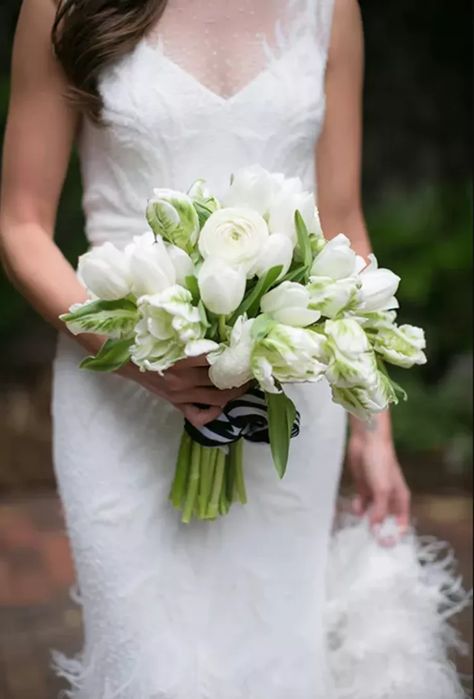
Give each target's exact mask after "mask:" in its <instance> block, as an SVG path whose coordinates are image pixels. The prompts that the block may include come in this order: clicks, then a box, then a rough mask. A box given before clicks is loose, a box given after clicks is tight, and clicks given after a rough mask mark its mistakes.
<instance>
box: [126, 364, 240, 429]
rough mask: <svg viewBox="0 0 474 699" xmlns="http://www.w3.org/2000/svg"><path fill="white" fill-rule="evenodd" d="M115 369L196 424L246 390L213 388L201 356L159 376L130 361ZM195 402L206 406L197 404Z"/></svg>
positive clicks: (200, 425) (207, 420)
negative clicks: (201, 406) (142, 369)
mask: <svg viewBox="0 0 474 699" xmlns="http://www.w3.org/2000/svg"><path fill="white" fill-rule="evenodd" d="M118 373H119V374H120V375H121V376H124V377H125V378H127V379H131V380H132V381H135V382H136V383H139V384H140V385H141V386H143V387H144V388H146V389H147V390H148V391H151V392H152V393H155V394H156V395H157V396H160V397H161V398H164V399H165V400H167V401H169V402H170V403H171V404H172V405H174V406H175V407H176V408H178V410H180V411H181V412H182V413H183V415H184V416H185V418H186V419H187V420H189V422H191V423H192V424H193V425H194V426H195V427H198V428H199V427H202V426H203V425H206V424H207V423H208V422H212V420H215V419H216V418H217V417H218V416H219V415H220V414H221V413H222V409H223V408H224V406H225V405H227V403H229V402H230V401H231V400H233V399H234V398H238V397H239V396H242V395H243V394H244V393H245V392H246V390H247V386H242V387H241V388H236V389H233V390H229V391H220V390H219V389H217V388H216V387H215V386H214V385H213V383H212V381H211V379H210V378H209V364H208V362H207V359H206V358H205V357H196V358H192V359H183V360H182V361H181V362H178V363H177V364H175V366H173V367H172V368H171V369H168V371H166V372H165V374H164V375H163V376H160V375H159V374H158V373H154V372H151V371H146V372H141V371H140V370H139V369H138V367H136V366H135V365H133V364H131V363H130V364H127V365H126V366H125V367H122V369H121V370H120V371H119V372H118ZM197 404H200V405H205V406H206V407H205V408H200V407H198V405H197Z"/></svg>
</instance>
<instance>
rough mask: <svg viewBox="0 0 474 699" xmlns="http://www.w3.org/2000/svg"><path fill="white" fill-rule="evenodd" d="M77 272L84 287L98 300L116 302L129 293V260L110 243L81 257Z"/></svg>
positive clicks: (130, 282)
mask: <svg viewBox="0 0 474 699" xmlns="http://www.w3.org/2000/svg"><path fill="white" fill-rule="evenodd" d="M77 271H78V276H79V279H80V280H81V282H82V283H83V284H84V286H85V287H86V288H87V289H88V291H90V292H91V294H92V295H93V296H97V298H99V299H103V300H104V301H116V300H118V299H122V298H124V297H125V296H128V294H130V293H131V290H132V274H131V272H130V264H129V259H128V257H127V255H126V254H125V253H124V252H122V251H121V250H118V248H116V247H115V245H112V243H104V244H103V245H100V246H99V247H97V248H93V249H92V250H90V251H89V252H86V253H85V254H84V255H81V257H80V258H79V265H78V270H77Z"/></svg>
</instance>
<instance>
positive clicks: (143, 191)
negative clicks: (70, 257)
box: [80, 0, 334, 245]
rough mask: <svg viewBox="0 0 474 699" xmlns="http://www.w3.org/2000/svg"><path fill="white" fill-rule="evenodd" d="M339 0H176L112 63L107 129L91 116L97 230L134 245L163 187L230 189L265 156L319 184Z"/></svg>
mask: <svg viewBox="0 0 474 699" xmlns="http://www.w3.org/2000/svg"><path fill="white" fill-rule="evenodd" d="M333 1H334V0H239V2H237V3H222V2H219V1H218V0H170V1H169V3H168V5H167V7H166V10H165V12H164V14H163V16H162V18H161V19H160V20H159V22H158V24H157V26H156V27H155V28H154V29H153V31H152V32H150V33H149V35H147V36H146V37H145V38H143V39H142V40H141V41H140V42H139V43H138V45H137V46H136V47H135V49H134V50H133V51H132V52H131V53H129V54H127V55H126V56H125V57H123V58H122V59H121V60H119V61H118V62H117V63H116V64H115V65H113V66H111V67H108V68H107V69H106V70H104V72H103V74H102V76H101V79H100V85H99V89H100V92H101V94H102V97H103V101H104V113H103V117H104V121H105V123H106V125H105V127H97V126H94V125H93V124H92V123H90V122H89V121H85V123H84V124H83V128H82V132H81V137H80V155H81V162H82V172H83V183H84V209H85V213H86V220H87V236H88V239H89V241H90V242H91V243H92V244H98V243H101V242H104V241H105V240H112V241H113V242H115V243H116V244H119V245H121V244H124V243H125V242H126V241H128V240H129V239H130V237H131V236H132V235H134V234H137V233H141V232H142V231H143V228H144V209H145V205H146V200H147V198H148V197H149V195H150V193H151V191H152V189H153V187H171V188H177V189H184V190H185V189H187V188H188V187H189V185H190V184H191V183H192V182H193V181H194V180H195V179H197V178H200V177H203V178H205V179H207V181H208V183H209V185H210V187H211V188H212V189H213V190H214V191H215V192H216V193H219V191H220V190H222V188H223V187H224V186H225V184H226V183H227V182H228V177H229V175H230V174H231V173H232V172H233V171H234V170H236V169H237V168H239V167H242V166H245V165H251V164H253V163H259V164H261V165H262V166H264V167H265V168H268V169H269V170H273V171H280V172H284V173H285V174H287V175H289V176H299V177H301V178H302V180H303V181H304V183H305V185H306V187H307V188H308V189H313V188H314V146H315V142H316V140H317V137H318V134H319V132H320V129H321V126H322V122H323V116H324V103H325V101H324V72H325V65H326V57H327V50H328V43H329V35H330V24H331V15H332V4H333Z"/></svg>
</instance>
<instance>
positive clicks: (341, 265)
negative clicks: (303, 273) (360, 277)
mask: <svg viewBox="0 0 474 699" xmlns="http://www.w3.org/2000/svg"><path fill="white" fill-rule="evenodd" d="M356 267H357V255H356V253H355V252H354V250H353V249H352V248H351V241H350V240H349V238H347V236H345V235H343V234H342V233H340V234H339V235H336V237H335V238H331V240H329V241H328V242H327V243H326V245H325V246H324V248H323V249H322V250H321V252H320V253H319V254H318V255H317V256H316V257H315V260H314V262H313V266H312V268H311V274H312V276H315V277H330V278H331V279H344V278H345V277H350V276H352V275H353V274H355V273H356Z"/></svg>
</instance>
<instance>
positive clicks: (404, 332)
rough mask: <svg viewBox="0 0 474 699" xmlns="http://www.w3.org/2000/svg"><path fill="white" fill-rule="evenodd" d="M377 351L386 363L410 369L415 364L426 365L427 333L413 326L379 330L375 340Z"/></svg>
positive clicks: (388, 327)
mask: <svg viewBox="0 0 474 699" xmlns="http://www.w3.org/2000/svg"><path fill="white" fill-rule="evenodd" d="M373 346H374V349H375V351H376V352H377V353H378V354H380V355H381V356H382V357H383V359H385V361H386V362H389V363H390V364H395V365H396V366H400V367H403V368H404V369H410V368H411V367H412V366H414V365H415V364H426V361H427V360H426V355H425V353H424V352H423V350H424V349H425V347H426V340H425V333H424V332H423V330H422V329H421V328H417V327H415V326H413V325H401V326H399V327H398V326H396V325H391V326H388V325H387V326H385V327H381V328H379V330H378V332H377V334H376V335H375V337H374V340H373Z"/></svg>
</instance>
